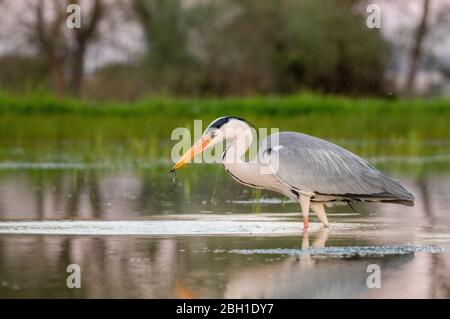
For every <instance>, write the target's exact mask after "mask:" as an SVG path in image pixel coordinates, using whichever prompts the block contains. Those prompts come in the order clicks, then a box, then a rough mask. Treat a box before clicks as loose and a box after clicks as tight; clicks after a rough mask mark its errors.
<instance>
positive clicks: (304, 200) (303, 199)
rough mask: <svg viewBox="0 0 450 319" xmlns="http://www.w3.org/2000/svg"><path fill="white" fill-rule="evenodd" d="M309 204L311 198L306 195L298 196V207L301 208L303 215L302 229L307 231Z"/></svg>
mask: <svg viewBox="0 0 450 319" xmlns="http://www.w3.org/2000/svg"><path fill="white" fill-rule="evenodd" d="M310 202H311V196H308V195H303V194H301V195H300V206H301V207H302V213H303V229H307V228H308V226H309V224H308V213H309V204H310Z"/></svg>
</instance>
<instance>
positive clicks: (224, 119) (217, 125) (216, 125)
mask: <svg viewBox="0 0 450 319" xmlns="http://www.w3.org/2000/svg"><path fill="white" fill-rule="evenodd" d="M229 121H230V117H229V116H226V117H221V118H220V119H217V120H215V121H214V122H212V123H211V125H210V126H209V127H208V128H221V127H222V125H224V124H226V123H228V122H229Z"/></svg>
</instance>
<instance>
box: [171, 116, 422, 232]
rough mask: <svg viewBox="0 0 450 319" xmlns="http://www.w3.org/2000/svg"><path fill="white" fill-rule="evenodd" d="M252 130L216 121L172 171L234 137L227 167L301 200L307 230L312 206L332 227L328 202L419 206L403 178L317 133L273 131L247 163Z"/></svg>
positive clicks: (247, 181) (242, 178)
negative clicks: (317, 135) (402, 181)
mask: <svg viewBox="0 0 450 319" xmlns="http://www.w3.org/2000/svg"><path fill="white" fill-rule="evenodd" d="M252 128H253V126H252V125H251V124H250V123H249V122H248V121H246V120H244V119H241V118H237V117H232V116H226V117H221V118H218V119H216V120H214V121H213V122H212V123H211V124H210V125H209V126H208V127H207V129H206V130H205V132H204V133H203V135H202V137H201V138H200V139H199V140H198V141H197V142H196V143H195V144H194V145H193V146H192V147H191V148H190V149H189V150H188V151H187V152H186V153H185V154H184V155H183V156H181V158H180V159H179V161H178V162H176V163H175V165H174V166H173V168H172V170H171V171H172V172H174V171H175V170H177V169H178V168H180V167H181V166H183V165H184V164H186V163H188V162H190V160H191V159H192V158H194V157H195V156H196V155H197V154H199V153H201V152H203V151H204V150H205V149H206V148H209V147H211V146H212V145H215V144H217V143H219V142H222V141H229V142H230V143H229V144H228V145H227V147H226V148H225V151H224V153H223V155H222V160H223V165H224V167H225V170H226V171H227V172H228V173H229V174H230V175H231V176H232V177H233V178H234V179H235V180H237V181H238V182H239V183H242V184H244V185H247V186H251V187H255V188H262V189H267V190H270V191H275V192H278V193H281V194H283V195H285V196H287V197H289V198H291V199H294V200H296V201H298V202H299V204H300V206H301V211H302V215H303V227H304V229H307V228H308V213H309V209H310V208H311V210H312V211H313V212H314V213H315V214H316V215H317V217H318V218H319V220H320V221H321V222H322V223H323V225H324V226H325V227H328V226H329V223H328V218H327V215H326V213H325V207H324V204H330V203H331V204H332V203H348V204H349V205H351V203H352V202H356V201H362V202H383V203H396V204H403V205H407V206H413V205H414V195H413V194H411V193H410V192H409V191H408V190H407V189H406V188H405V187H404V186H403V185H402V184H401V182H400V181H398V180H397V179H395V178H393V177H390V176H388V175H386V174H384V173H382V172H381V171H379V170H378V169H377V168H375V167H374V166H372V165H371V164H370V163H369V162H367V161H366V160H364V159H363V158H361V157H359V156H358V155H356V154H353V153H352V152H350V151H348V150H346V149H344V148H342V147H340V146H338V145H336V144H333V143H331V142H328V141H326V140H323V139H320V138H317V137H314V136H310V135H306V134H302V133H297V132H279V133H274V134H272V135H270V136H268V137H267V138H266V139H264V140H262V141H260V144H259V149H258V156H256V160H253V161H245V160H243V159H242V157H243V156H244V154H245V153H246V152H247V150H248V149H249V148H250V146H251V145H252V143H253V133H252ZM264 168H265V169H264Z"/></svg>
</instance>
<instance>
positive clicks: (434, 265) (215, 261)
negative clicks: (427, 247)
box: [0, 230, 450, 298]
mask: <svg viewBox="0 0 450 319" xmlns="http://www.w3.org/2000/svg"><path fill="white" fill-rule="evenodd" d="M331 233H332V230H331ZM327 236H328V234H327V230H323V231H321V232H319V233H313V234H311V238H307V237H305V238H304V239H303V240H302V242H300V241H301V240H299V238H298V237H288V238H286V237H284V238H264V237H261V238H233V237H231V238H221V237H173V238H146V237H130V236H122V237H114V236H104V237H69V236H66V237H51V236H32V235H30V236H0V256H2V258H1V259H0V296H2V297H83V298H84V297H91V298H92V297H107V298H117V297H146V298H157V297H159V298H168V297H177V298H193V297H199V298H206V297H226V298H240V297H246V298H248V297H252V298H253V297H265V298H299V297H301V298H315V297H322V298H329V297H344V298H352V297H369V298H370V297H383V296H386V297H448V295H449V293H450V286H449V284H448V283H449V282H450V280H449V279H450V275H449V273H448V269H449V266H450V254H449V253H446V254H416V255H413V254H410V255H399V256H389V257H380V256H378V257H368V258H326V257H324V256H314V255H311V256H299V257H293V256H283V255H266V256H264V255H257V254H256V255H237V254H230V253H229V251H230V250H233V249H236V248H237V247H245V248H248V249H270V248H276V247H290V248H300V247H303V248H306V246H308V244H307V243H305V241H306V242H308V241H310V242H311V243H312V244H311V246H312V247H314V246H316V247H317V246H319V247H320V246H323V245H324V244H325V245H330V246H335V245H339V244H342V242H344V244H346V245H348V244H350V242H349V241H347V240H344V239H339V238H338V239H330V240H328V241H327V242H325V241H326V238H327ZM353 242H354V243H356V244H363V242H360V241H353ZM71 263H76V264H78V265H80V267H81V270H82V288H81V289H67V288H66V286H65V280H66V278H67V275H68V274H67V273H66V272H65V270H66V266H67V265H68V264H71ZM372 263H376V264H379V265H380V267H381V269H382V288H381V289H377V290H373V289H368V288H367V286H366V279H367V275H368V274H367V272H366V269H367V265H369V264H372ZM436 277H438V279H439V280H440V283H436V279H437V278H436ZM411 278H414V280H411Z"/></svg>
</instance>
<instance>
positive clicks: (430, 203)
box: [0, 166, 450, 224]
mask: <svg viewBox="0 0 450 319" xmlns="http://www.w3.org/2000/svg"><path fill="white" fill-rule="evenodd" d="M211 176H212V177H213V178H211ZM402 180H403V181H405V182H406V184H407V186H408V187H409V188H410V189H412V190H413V192H414V193H415V194H416V197H417V200H416V205H415V207H413V208H403V207H401V206H397V205H385V204H383V205H376V204H372V205H370V204H369V205H356V209H357V212H358V213H359V214H362V216H367V215H373V214H382V215H385V217H386V218H389V219H390V218H391V217H392V218H393V219H396V218H397V217H398V216H399V215H402V216H403V217H405V218H408V219H410V218H411V216H413V218H414V219H415V218H417V219H420V220H424V219H426V220H427V222H429V223H430V224H439V223H442V222H443V221H446V220H447V216H448V214H447V210H448V209H447V202H448V200H449V199H450V198H449V195H448V192H447V189H448V188H449V187H450V177H449V176H448V175H440V176H426V175H424V176H422V177H420V178H419V179H418V181H417V182H415V183H414V181H411V180H408V179H407V178H402ZM280 196H281V195H278V194H275V193H270V192H266V191H264V192H263V193H262V194H260V193H255V192H253V191H252V190H251V189H248V188H246V187H245V186H242V185H240V184H237V183H236V182H234V181H233V180H232V179H231V178H229V176H228V175H227V174H225V173H223V172H221V170H220V167H214V166H212V167H207V166H203V167H202V169H198V170H195V171H192V172H189V173H186V175H183V176H180V177H179V179H178V181H177V184H176V185H174V184H173V183H172V181H171V179H170V176H169V174H168V172H167V171H166V169H165V168H162V169H151V170H145V171H117V172H116V171H103V170H95V169H91V170H50V171H47V170H25V171H15V170H3V171H1V170H0V219H3V220H12V219H23V218H28V219H30V218H31V219H60V218H83V219H84V218H89V219H102V220H105V219H106V220H107V219H122V220H130V219H133V218H138V217H144V216H149V215H161V214H185V213H191V214H192V213H199V212H200V213H208V212H217V213H230V212H233V213H252V212H253V213H259V212H276V213H282V212H293V211H295V212H298V211H299V207H298V204H297V203H294V202H292V201H288V200H285V199H284V198H282V197H280ZM344 212H345V213H352V212H350V211H349V210H348V209H347V207H336V208H333V209H331V210H330V213H331V214H333V213H344ZM331 218H332V217H331Z"/></svg>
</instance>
